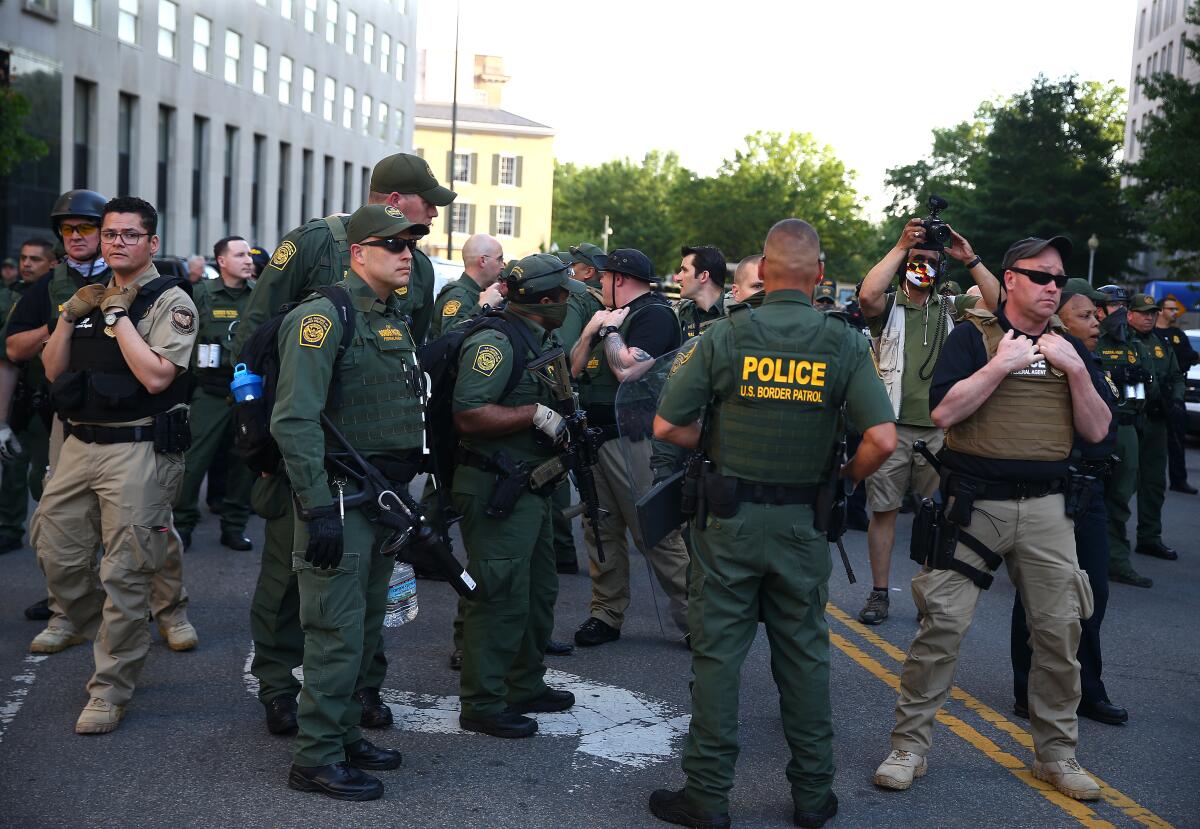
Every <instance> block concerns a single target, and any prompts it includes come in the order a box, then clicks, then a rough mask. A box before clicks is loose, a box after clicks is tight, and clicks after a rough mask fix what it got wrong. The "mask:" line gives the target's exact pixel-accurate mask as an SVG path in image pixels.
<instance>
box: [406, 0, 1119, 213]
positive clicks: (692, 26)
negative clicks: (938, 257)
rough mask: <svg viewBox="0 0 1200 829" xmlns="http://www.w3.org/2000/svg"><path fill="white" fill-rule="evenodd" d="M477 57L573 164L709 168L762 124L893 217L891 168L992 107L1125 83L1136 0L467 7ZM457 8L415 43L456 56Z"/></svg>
mask: <svg viewBox="0 0 1200 829" xmlns="http://www.w3.org/2000/svg"><path fill="white" fill-rule="evenodd" d="M461 3H462V35H461V49H462V51H463V52H464V53H468V52H469V53H486V54H499V55H502V56H503V57H504V59H505V70H506V72H507V73H508V74H509V75H511V76H512V80H511V81H510V82H509V84H508V85H507V87H506V90H505V96H504V107H505V108H506V109H508V110H510V111H513V112H516V113H518V114H520V115H524V116H526V117H528V118H532V119H534V120H536V121H540V122H542V123H544V124H548V125H549V126H552V127H554V128H555V129H556V130H557V133H558V134H557V137H556V138H555V151H556V155H557V156H558V158H559V159H560V160H562V161H575V162H580V163H584V164H595V163H599V162H602V161H606V160H609V159H612V158H619V157H622V156H629V157H632V158H640V157H641V155H642V154H643V153H645V152H646V151H647V150H651V149H664V150H674V151H676V152H677V153H678V154H679V156H680V159H681V160H682V162H683V164H684V165H685V166H687V167H689V168H691V169H693V170H695V171H697V172H699V173H704V174H707V173H711V172H713V171H714V170H715V169H716V167H717V166H718V165H719V164H720V161H721V159H722V158H723V157H725V156H728V155H732V153H733V150H734V148H736V147H737V146H739V145H740V143H741V139H742V137H743V136H745V135H746V134H747V133H750V132H753V131H755V130H760V129H761V130H780V131H785V132H786V131H789V130H796V131H802V132H811V133H813V135H815V136H816V138H817V140H818V141H821V142H823V143H827V144H830V145H832V147H833V148H834V150H835V151H836V153H837V155H838V157H839V158H841V159H842V161H843V162H845V163H846V165H847V166H848V167H850V168H851V169H853V170H855V171H856V172H857V179H856V183H857V186H858V189H859V192H860V193H862V194H864V196H867V197H869V198H870V199H871V201H870V203H869V205H868V209H869V211H870V212H871V213H872V214H873V215H874V214H877V213H878V211H879V210H880V209H881V207H882V204H881V201H882V197H883V174H884V170H886V169H887V168H888V167H891V166H895V165H898V164H904V163H907V162H910V161H913V160H915V159H916V158H919V157H920V156H922V155H923V154H924V153H925V152H926V151H927V150H928V148H929V143H930V141H929V136H930V130H931V129H932V128H934V127H937V126H945V125H949V124H953V123H957V122H958V121H961V120H963V119H965V118H968V117H970V116H971V115H972V113H973V112H974V110H975V108H976V107H977V106H978V104H979V103H980V101H982V100H984V99H988V98H992V97H994V96H997V95H1008V94H1011V93H1013V92H1015V91H1018V90H1021V89H1024V88H1026V87H1027V86H1028V85H1029V83H1030V81H1031V80H1032V79H1033V78H1034V77H1035V76H1036V75H1037V74H1038V73H1039V72H1041V73H1044V74H1046V75H1048V76H1049V77H1051V78H1058V77H1061V76H1063V75H1066V74H1070V73H1075V74H1078V75H1079V77H1080V78H1081V79H1085V80H1099V81H1109V80H1112V81H1116V82H1117V83H1119V84H1120V85H1121V86H1122V87H1127V86H1128V85H1129V77H1130V74H1131V73H1130V59H1131V55H1132V49H1133V34H1134V19H1135V13H1136V0H1087V1H1086V2H1081V0H1073V2H1062V0H1003V1H1002V2H997V0H955V2H917V3H899V2H888V0H843V1H842V2H810V1H809V0H771V2H767V0H736V1H735V2H711V0H693V2H674V1H667V0H603V2H602V1H601V0H586V1H585V0H508V2H506V3H495V2H485V0H461ZM454 6H455V3H454V0H422V2H421V4H420V9H419V17H418V36H417V40H418V47H431V48H452V47H453V43H454Z"/></svg>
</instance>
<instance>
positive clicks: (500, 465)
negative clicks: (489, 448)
mask: <svg viewBox="0 0 1200 829" xmlns="http://www.w3.org/2000/svg"><path fill="white" fill-rule="evenodd" d="M491 463H492V465H493V466H494V467H495V468H496V469H497V470H498V471H497V473H496V483H495V484H494V485H493V486H492V494H491V496H490V497H489V498H488V502H487V509H486V513H487V516H488V517H489V518H499V519H501V520H503V519H505V518H508V517H509V516H510V515H512V511H513V509H514V508H516V506H517V501H518V500H520V498H521V496H522V495H524V494H525V493H526V492H528V491H529V468H528V467H527V466H526V465H525V464H523V463H520V462H518V461H514V460H513V459H512V458H510V457H509V456H508V455H507V454H505V453H504V452H497V453H496V454H495V455H493V456H492V458H491Z"/></svg>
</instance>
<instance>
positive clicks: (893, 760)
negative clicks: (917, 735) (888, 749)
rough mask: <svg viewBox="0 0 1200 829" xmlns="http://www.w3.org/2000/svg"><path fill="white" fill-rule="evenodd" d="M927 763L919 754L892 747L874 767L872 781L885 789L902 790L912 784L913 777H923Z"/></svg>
mask: <svg viewBox="0 0 1200 829" xmlns="http://www.w3.org/2000/svg"><path fill="white" fill-rule="evenodd" d="M927 771H929V764H928V763H926V762H925V758H924V757H922V756H921V755H920V754H913V753H912V752H911V751H901V750H899V749H894V750H893V751H892V753H891V754H889V755H888V756H887V759H886V760H884V761H883V762H882V763H880V764H879V768H877V769H875V777H874V783H875V785H876V786H881V787H883V788H885V789H893V790H895V791H898V792H902V791H904V790H905V789H907V788H909V787H910V786H912V784H913V778H916V777H924V776H925V772H927Z"/></svg>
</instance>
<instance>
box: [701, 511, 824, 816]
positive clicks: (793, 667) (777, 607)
mask: <svg viewBox="0 0 1200 829" xmlns="http://www.w3.org/2000/svg"><path fill="white" fill-rule="evenodd" d="M812 522H813V516H812V508H811V507H808V506H772V505H770V504H753V503H743V504H742V505H741V506H740V508H739V509H738V512H737V514H736V515H735V516H734V517H733V518H716V517H714V516H711V515H710V516H709V518H708V526H707V527H706V528H705V529H703V530H700V529H699V528H693V531H692V540H693V542H694V543H695V546H696V557H695V558H694V559H693V560H692V568H691V581H690V585H689V593H688V629H689V630H690V631H691V633H692V723H691V727H690V729H689V730H688V738H687V743H686V745H685V746H684V750H683V771H684V773H685V774H686V775H687V788H686V791H687V796H688V799H689V800H691V801H692V802H694V803H695V804H696V805H698V806H700V807H701V808H704V809H710V810H713V811H717V812H727V811H729V790H730V789H732V788H733V769H734V764H735V763H736V762H737V757H738V692H739V688H740V686H741V672H742V662H743V661H745V659H746V653H747V651H748V650H749V649H750V645H751V643H752V642H753V641H754V636H755V634H756V633H757V632H758V622H759V620H760V619H761V620H762V621H763V622H764V623H765V624H766V629H767V640H768V642H769V643H770V645H771V673H772V675H773V676H774V677H775V684H776V685H777V686H778V687H779V707H780V710H781V713H782V719H783V733H784V736H785V737H786V738H787V742H788V747H789V748H790V749H791V752H792V759H791V761H790V762H789V763H788V767H787V777H788V781H789V782H790V783H791V784H792V799H793V800H794V802H795V805H796V807H797V808H799V809H805V810H813V811H815V810H817V809H819V808H820V807H821V806H822V805H824V803H825V798H826V796H827V795H828V793H829V789H830V785H831V784H832V782H833V745H832V742H833V722H832V715H831V714H830V706H829V625H828V624H827V622H826V621H825V603H826V601H827V599H828V597H829V573H830V569H831V563H830V557H829V544H828V543H827V542H826V540H825V537H824V535H823V534H821V533H818V532H817V531H816V530H815V529H813V525H812Z"/></svg>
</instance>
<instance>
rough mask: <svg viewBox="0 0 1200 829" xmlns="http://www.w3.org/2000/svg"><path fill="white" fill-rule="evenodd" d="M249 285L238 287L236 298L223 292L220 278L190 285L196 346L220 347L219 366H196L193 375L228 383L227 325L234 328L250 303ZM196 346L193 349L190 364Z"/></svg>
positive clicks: (230, 336) (230, 361) (230, 347)
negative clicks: (196, 317)
mask: <svg viewBox="0 0 1200 829" xmlns="http://www.w3.org/2000/svg"><path fill="white" fill-rule="evenodd" d="M251 290H252V289H251V288H250V286H249V285H247V286H245V287H244V288H242V290H241V291H240V292H239V293H238V295H237V298H236V299H235V298H232V297H231V296H230V295H229V294H228V293H226V291H225V286H224V283H223V282H221V278H220V277H217V278H216V279H210V280H203V281H201V282H199V283H197V285H196V286H195V287H193V289H192V292H193V297H192V299H193V301H194V302H195V303H196V308H197V310H198V312H199V320H200V331H199V333H198V334H197V336H196V345H202V344H203V345H218V346H220V347H221V359H220V362H221V364H220V366H219V367H217V368H197V369H196V376H197V377H198V378H200V379H201V380H204V379H207V378H212V380H211V381H210V382H212V381H220V382H223V383H224V384H225V385H226V386H228V384H229V381H230V380H232V379H233V333H232V329H231V327H230V326H234V327H236V325H235V324H236V323H237V322H238V320H240V319H241V315H242V313H243V312H244V311H245V310H246V307H247V306H248V305H249V304H250V294H251ZM198 352H199V349H196V350H194V352H193V365H194V364H195V360H196V359H197V356H196V355H198Z"/></svg>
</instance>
